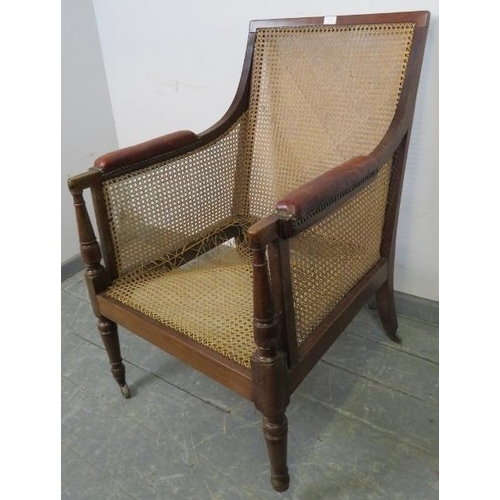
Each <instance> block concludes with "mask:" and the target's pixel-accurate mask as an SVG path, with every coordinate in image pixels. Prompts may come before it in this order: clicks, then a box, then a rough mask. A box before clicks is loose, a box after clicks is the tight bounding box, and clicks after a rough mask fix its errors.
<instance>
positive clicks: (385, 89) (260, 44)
mask: <svg viewBox="0 0 500 500" xmlns="http://www.w3.org/2000/svg"><path fill="white" fill-rule="evenodd" d="M413 32H414V24H413V23H404V24H376V25H373V24H372V25H357V26H303V27H281V28H269V29H263V30H257V37H256V46H255V55H254V65H253V74H252V91H251V99H250V105H249V112H248V125H247V135H248V142H247V148H246V155H245V162H246V163H247V164H248V168H247V170H246V171H247V173H248V174H247V175H248V177H247V179H246V180H245V182H246V183H247V185H248V186H249V196H248V197H247V198H246V199H243V200H242V204H241V205H240V213H242V214H249V215H252V216H257V217H263V216H265V215H267V214H268V213H269V212H270V211H272V209H273V208H274V206H275V203H276V201H277V200H279V199H280V198H282V197H283V196H285V195H286V194H288V193H289V192H290V191H292V190H293V189H295V188H297V187H299V186H301V185H302V184H304V183H306V182H308V181H310V180H312V179H314V178H316V177H317V176H319V175H321V174H322V173H324V172H325V171H327V170H329V169H330V168H332V167H333V166H335V165H340V164H342V163H343V162H345V161H347V160H348V159H350V158H352V157H353V156H358V155H363V154H369V153H370V152H371V151H372V150H373V149H374V148H375V147H376V146H377V145H378V144H379V143H380V140H381V139H382V137H383V135H384V134H385V133H386V132H387V129H388V127H389V124H390V122H391V120H392V118H393V116H394V112H395V110H396V106H397V103H398V99H399V95H400V93H401V88H402V84H403V82H404V76H405V72H406V65H407V62H408V57H409V53H410V50H411V44H412V40H413ZM389 177H390V165H386V166H385V167H384V168H383V169H382V170H381V172H380V173H379V174H378V176H377V178H376V179H375V180H374V181H373V182H372V183H371V184H370V185H369V186H368V187H367V188H365V189H364V190H362V191H361V192H360V193H358V194H357V195H356V196H355V197H353V198H352V199H351V200H350V201H349V202H348V203H346V204H345V205H344V206H343V207H342V208H341V209H340V210H339V211H338V212H336V213H335V214H333V215H331V216H329V217H328V218H327V219H325V220H324V221H323V222H321V223H319V224H317V225H315V226H314V227H312V228H310V229H308V230H307V231H305V232H304V233H303V234H301V235H300V236H299V237H297V238H293V239H292V241H291V274H292V290H293V297H294V307H295V317H296V331H297V339H298V342H299V343H301V342H303V341H304V340H305V338H307V336H308V335H309V334H310V333H311V331H312V330H313V329H314V328H315V327H316V326H317V325H318V324H319V323H320V322H321V321H322V320H323V319H324V318H325V316H326V315H327V314H328V313H329V312H330V311H331V310H332V308H333V307H334V306H335V305H336V304H338V303H339V302H340V300H341V299H342V298H343V297H344V296H345V294H346V293H347V292H348V291H349V290H350V289H351V288H352V287H353V286H354V285H355V284H356V282H357V281H359V279H360V278H361V277H362V276H363V275H364V274H366V272H367V271H368V270H369V269H370V268H371V267H372V266H373V265H374V264H375V263H376V262H377V260H378V259H379V255H380V254H379V249H380V241H381V233H382V228H383V221H384V213H385V206H386V200H387V189H388V182H389Z"/></svg>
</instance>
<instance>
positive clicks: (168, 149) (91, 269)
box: [68, 12, 430, 491]
mask: <svg viewBox="0 0 500 500" xmlns="http://www.w3.org/2000/svg"><path fill="white" fill-rule="evenodd" d="M429 18H430V14H429V13H428V12H403V13H392V14H369V15H355V16H338V17H336V20H335V22H336V24H338V25H348V24H370V23H386V22H387V23H397V22H412V23H415V31H414V38H413V45H412V51H411V53H410V58H409V61H408V65H407V71H406V77H405V81H404V85H403V88H402V93H401V97H400V99H399V104H398V107H397V110H396V112H395V115H394V118H393V120H392V123H391V125H390V127H389V129H388V130H387V133H386V134H385V136H384V137H383V139H382V141H381V142H380V144H379V145H378V146H377V147H376V148H375V149H374V150H373V151H372V153H371V154H369V155H367V156H361V157H355V158H353V159H351V160H349V161H348V162H346V164H344V165H342V166H340V168H333V169H331V170H330V171H328V172H326V173H325V174H323V175H322V176H320V177H318V178H317V179H315V180H313V181H311V182H309V183H308V184H306V185H304V186H302V187H300V188H299V189H297V190H295V191H294V192H292V193H290V194H289V195H288V196H287V197H286V198H285V199H283V200H282V201H281V202H279V203H278V205H277V211H276V213H275V214H272V215H270V216H268V217H267V218H264V219H262V220H260V221H259V222H257V223H256V224H254V225H253V226H251V227H250V229H249V231H248V241H249V246H250V249H251V251H252V254H253V273H254V281H253V287H254V339H255V344H256V346H257V350H256V351H255V353H254V355H253V357H252V360H251V368H250V369H247V368H245V367H243V366H240V365H238V364H237V363H235V362H234V361H232V360H230V359H228V358H226V357H224V356H222V355H220V354H218V353H216V352H215V351H213V350H211V349H208V348H207V347H204V346H202V345H200V344H198V343H196V342H195V341H194V340H191V339H190V338H188V337H186V336H184V335H182V334H181V333H179V332H177V331H175V330H174V329H172V328H169V327H167V326H165V325H163V324H161V323H159V322H158V321H155V320H154V319H151V318H149V317H147V316H146V315H144V314H142V313H140V312H138V311H136V310H134V309H132V308H131V307H128V306H126V305H124V304H121V303H120V302H118V301H116V300H114V299H112V298H110V297H108V296H106V295H105V294H104V292H105V291H106V290H107V289H108V288H109V286H110V285H111V284H112V282H113V280H114V279H115V278H116V277H117V263H116V260H115V256H114V253H113V245H112V238H111V231H110V226H109V221H108V218H107V214H106V208H105V203H104V195H103V176H105V177H106V178H108V179H109V178H112V177H113V176H116V175H121V174H123V172H124V171H127V172H129V171H134V170H138V169H142V168H145V167H147V166H149V165H152V164H154V163H156V162H158V161H160V160H166V159H170V158H175V157H177V156H179V155H182V154H185V153H186V152H189V151H193V150H195V149H196V148H198V147H200V146H201V145H204V144H207V143H209V142H210V141H212V140H213V139H214V138H217V137H219V136H220V135H221V134H223V133H224V132H226V131H227V130H228V129H229V128H230V127H231V126H232V125H233V124H234V123H235V122H236V120H238V118H239V117H240V116H241V115H242V114H243V113H244V112H245V111H246V110H247V108H248V103H249V89H250V80H251V78H250V74H251V68H252V55H253V50H254V43H255V37H256V30H257V29H258V28H261V27H278V26H290V25H295V26H296V25H322V24H323V23H325V22H326V18H323V17H311V18H301V19H278V20H266V21H252V22H251V24H250V32H249V36H248V43H247V48H246V55H245V60H244V65H243V71H242V76H241V80H240V84H239V87H238V90H237V92H236V96H235V98H234V101H233V103H232V104H231V106H230V108H229V110H228V111H227V113H226V114H225V115H224V116H223V118H222V119H221V120H220V121H219V122H218V123H216V124H215V125H214V126H212V127H211V128H209V129H208V130H206V131H204V132H203V133H201V134H198V135H196V134H194V133H192V132H189V131H181V132H177V133H174V134H169V135H167V136H163V137H160V138H158V139H154V140H151V141H148V142H146V143H142V144H139V145H137V146H133V147H129V148H125V149H122V150H119V151H116V152H113V153H109V154H107V155H104V156H102V157H100V158H99V159H98V160H96V162H95V165H94V167H93V168H91V169H90V170H89V171H87V172H85V173H83V174H80V175H77V176H74V177H72V178H71V179H69V181H68V184H69V188H70V191H71V193H72V195H73V198H74V207H75V211H76V219H77V225H78V234H79V240H80V248H81V255H82V258H83V262H84V264H85V266H86V270H85V279H86V282H87V286H88V291H89V296H90V300H91V305H92V308H93V311H94V313H95V315H96V316H97V318H98V329H99V331H100V334H101V337H102V340H103V343H104V346H105V348H106V351H107V353H108V356H109V360H110V364H111V371H112V374H113V376H114V378H115V379H116V381H117V382H118V385H119V386H120V388H121V391H122V393H123V395H124V396H125V397H126V398H128V397H130V390H129V388H128V386H127V384H126V382H125V368H124V365H123V362H122V358H121V354H120V345H119V340H118V333H117V324H119V325H122V326H123V327H125V328H127V329H128V330H130V331H131V332H133V333H135V334H137V335H139V336H141V337H143V338H144V339H146V340H147V341H149V342H151V343H152V344H154V345H156V346H158V347H159V348H161V349H163V350H164V351H166V352H168V353H170V354H172V355H173V356H175V357H176V358H178V359H180V360H181V361H183V362H185V363H187V364H189V365H191V366H192V367H193V368H195V369H197V370H199V371H201V372H203V373H205V374H206V375H208V376H209V377H211V378H213V379H215V380H217V381H218V382H220V383H222V384H224V385H225V386H226V387H228V388H229V389H231V390H233V391H235V392H237V393H239V394H241V395H242V396H243V397H245V398H247V399H248V400H251V401H253V402H254V403H255V406H256V408H257V409H258V410H259V411H260V412H261V413H262V414H263V430H264V435H265V439H266V442H267V447H268V452H269V458H270V462H271V481H272V485H273V487H274V489H275V490H277V491H284V490H286V489H287V488H288V485H289V475H288V467H287V459H286V454H287V420H286V416H285V412H286V408H287V406H288V403H289V400H290V395H291V394H292V393H293V392H294V391H295V389H296V388H297V387H298V386H299V384H300V383H301V381H302V380H303V379H304V378H305V377H306V375H307V374H308V373H309V371H310V370H311V369H312V368H313V367H314V366H315V364H316V363H317V362H318V360H319V359H320V358H321V356H322V355H323V354H324V353H325V352H326V350H327V349H328V348H329V347H330V346H331V345H332V343H333V342H334V341H335V340H336V339H337V338H338V337H339V335H340V334H341V333H342V331H343V330H344V329H345V328H346V326H347V325H348V324H349V322H350V321H351V320H352V319H353V318H354V316H355V315H356V314H357V313H358V311H359V310H360V308H361V307H362V306H363V305H364V304H365V303H366V302H367V301H368V300H369V299H370V298H371V297H372V296H373V295H375V296H376V300H377V304H378V311H379V314H380V318H381V321H382V324H383V327H384V329H385V331H386V332H387V334H388V336H389V337H390V338H391V339H393V340H394V341H396V342H400V339H399V337H398V336H397V334H396V330H397V327H398V323H397V318H396V311H395V305H394V293H393V277H394V254H395V241H396V227H397V220H398V211H399V204H400V199H401V190H402V185H403V176H404V170H405V163H406V156H407V152H408V144H409V138H410V132H411V124H412V120H413V114H414V108H415V101H416V95H417V87H418V81H419V76H420V69H421V65H422V59H423V54H424V46H425V40H426V35H427V29H428V24H429ZM329 19H330V18H329ZM391 158H392V160H393V169H392V176H391V181H390V188H389V189H390V191H389V198H388V206H387V210H386V216H385V222H384V228H383V235H382V244H381V250H380V259H379V260H378V262H377V263H376V264H375V265H374V266H373V267H372V268H371V270H370V271H369V272H368V273H367V274H366V275H365V276H364V277H363V278H362V279H361V280H360V281H359V282H358V283H357V284H356V285H355V286H354V287H353V288H352V289H351V291H350V292H349V293H348V294H347V295H346V296H345V297H344V298H343V299H342V301H341V302H340V303H339V304H338V305H337V306H336V307H335V308H334V309H333V310H332V311H331V313H330V314H329V315H328V316H327V317H326V318H325V319H324V320H323V321H322V322H321V324H320V325H319V326H318V327H317V328H316V329H315V330H314V331H313V332H312V333H311V335H310V336H309V337H308V338H307V339H306V340H305V341H304V342H303V343H302V344H301V345H300V346H299V345H297V338H296V336H295V332H294V318H293V297H292V289H291V280H290V251H289V240H290V239H291V238H293V237H294V236H296V235H298V234H300V233H301V232H302V231H304V230H305V229H307V228H308V227H310V226H311V225H313V224H315V223H317V222H318V221H320V220H322V219H323V218H324V217H326V216H327V215H329V214H331V213H332V212H333V211H335V210H337V209H338V208H339V207H340V206H341V205H342V204H344V203H345V202H346V201H347V200H348V199H350V198H351V197H352V196H353V195H355V194H356V193H357V192H358V191H359V190H361V189H363V188H364V187H365V186H366V185H368V184H369V183H370V182H371V180H372V179H373V174H375V173H376V172H377V171H378V170H379V169H380V168H381V167H382V166H383V165H384V164H386V163H387V161H389V160H390V159H391ZM342 167H348V169H347V170H348V171H349V172H351V173H352V172H353V171H354V172H355V173H356V175H354V176H352V175H346V173H345V172H346V168H342ZM86 189H90V191H91V193H92V199H93V205H94V209H95V214H96V221H97V226H98V233H99V241H100V243H98V241H97V239H96V236H95V232H94V229H93V227H92V223H91V220H90V217H89V215H88V212H87V209H86V206H85V201H84V198H83V191H84V190H86ZM312 200H314V201H312ZM284 209H286V210H287V211H288V212H289V213H292V214H294V216H295V217H293V218H289V217H288V218H283V217H281V216H280V212H281V211H282V210H284ZM300 221H302V222H300ZM238 233H239V230H238V228H234V227H233V228H230V229H228V230H227V238H228V239H229V238H232V237H235V236H237V235H238ZM196 255H197V252H196V249H194V250H192V251H190V252H187V253H186V254H185V255H183V257H182V261H183V262H184V261H185V262H187V261H189V260H190V259H192V258H194V257H196ZM101 258H103V260H104V263H103V264H102V263H101Z"/></svg>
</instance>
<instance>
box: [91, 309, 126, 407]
mask: <svg viewBox="0 0 500 500" xmlns="http://www.w3.org/2000/svg"><path fill="white" fill-rule="evenodd" d="M97 328H98V329H99V332H100V334H101V339H102V342H103V344H104V347H105V348H106V352H107V353H108V357H109V363H110V364H111V373H112V374H113V377H114V378H115V380H116V381H117V382H118V385H119V386H120V391H121V393H122V394H123V397H124V398H126V399H128V398H130V389H129V387H128V385H127V383H126V382H125V366H124V365H123V362H122V356H121V353H120V340H119V339H118V328H117V326H116V323H115V322H113V321H111V320H109V319H107V318H104V317H103V316H101V317H100V318H99V320H98V321H97Z"/></svg>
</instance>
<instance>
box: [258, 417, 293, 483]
mask: <svg viewBox="0 0 500 500" xmlns="http://www.w3.org/2000/svg"><path fill="white" fill-rule="evenodd" d="M262 429H263V431H264V436H265V438H266V444H267V452H268V454H269V460H270V462H271V484H272V485H273V488H274V489H275V490H276V491H286V490H287V489H288V486H289V484H290V476H289V475H288V466H287V464H286V454H287V436H288V422H287V419H286V415H281V416H279V417H272V418H268V417H264V418H263V419H262Z"/></svg>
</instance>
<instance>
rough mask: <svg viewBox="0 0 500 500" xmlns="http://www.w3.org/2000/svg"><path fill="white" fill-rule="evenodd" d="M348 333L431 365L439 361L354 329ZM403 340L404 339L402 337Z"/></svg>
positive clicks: (437, 363) (437, 364)
mask: <svg viewBox="0 0 500 500" xmlns="http://www.w3.org/2000/svg"><path fill="white" fill-rule="evenodd" d="M349 333H350V334H351V335H354V336H355V337H358V338H362V339H365V340H369V341H370V342H374V343H375V344H377V345H381V346H384V347H387V349H391V350H392V351H396V352H401V353H403V354H408V356H412V357H414V358H417V359H421V360H423V361H428V362H429V363H432V364H433V365H436V366H439V362H437V361H434V360H433V359H430V358H426V357H424V356H419V355H418V354H414V353H412V352H410V351H407V350H405V349H404V347H401V348H397V347H393V346H392V345H389V344H385V343H384V342H382V341H380V340H377V339H373V338H370V337H366V336H365V335H362V334H360V333H357V332H355V331H351V332H349ZM403 341H404V339H403Z"/></svg>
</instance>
